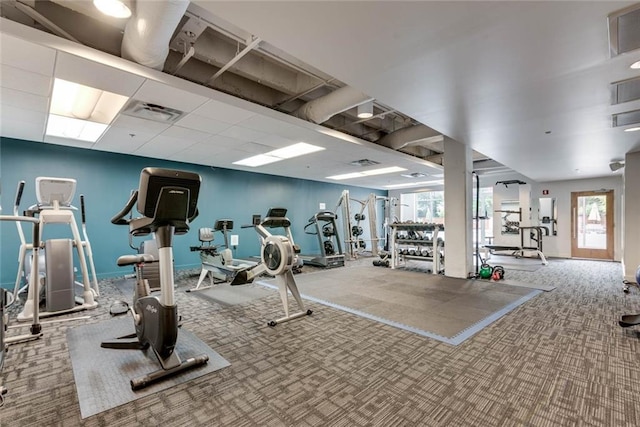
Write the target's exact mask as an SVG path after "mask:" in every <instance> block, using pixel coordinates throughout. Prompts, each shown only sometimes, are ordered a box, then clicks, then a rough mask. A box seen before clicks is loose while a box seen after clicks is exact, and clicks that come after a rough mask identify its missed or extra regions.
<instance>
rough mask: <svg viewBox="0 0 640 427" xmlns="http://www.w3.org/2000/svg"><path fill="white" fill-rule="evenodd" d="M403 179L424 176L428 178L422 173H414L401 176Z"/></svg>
mask: <svg viewBox="0 0 640 427" xmlns="http://www.w3.org/2000/svg"><path fill="white" fill-rule="evenodd" d="M402 176H404V177H405V178H424V177H425V176H429V175H427V174H426V173H422V172H414V173H406V174H402Z"/></svg>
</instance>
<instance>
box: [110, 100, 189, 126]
mask: <svg viewBox="0 0 640 427" xmlns="http://www.w3.org/2000/svg"><path fill="white" fill-rule="evenodd" d="M122 113H123V114H126V115H128V116H133V117H138V118H139V119H145V120H153V121H154V122H160V123H173V122H175V121H176V120H178V119H179V118H180V117H182V116H183V115H184V112H183V111H180V110H174V109H173V108H168V107H163V106H162V105H156V104H149V103H147V102H142V101H137V100H135V99H134V100H132V101H131V102H129V104H128V105H127V107H126V108H125V109H124V111H123V112H122Z"/></svg>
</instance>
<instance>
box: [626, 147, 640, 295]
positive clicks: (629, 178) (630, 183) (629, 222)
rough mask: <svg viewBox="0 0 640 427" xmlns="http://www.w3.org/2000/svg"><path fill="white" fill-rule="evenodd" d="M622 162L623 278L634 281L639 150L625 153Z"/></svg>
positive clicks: (639, 241) (638, 251)
mask: <svg viewBox="0 0 640 427" xmlns="http://www.w3.org/2000/svg"><path fill="white" fill-rule="evenodd" d="M624 164H625V166H624V212H623V215H624V217H623V223H624V229H623V237H622V248H623V249H622V252H623V254H624V255H623V257H622V264H623V266H624V278H625V279H626V280H628V281H630V282H635V280H636V279H635V273H636V268H638V266H640V221H639V219H640V151H639V152H635V153H629V154H627V155H626V157H625V161H624Z"/></svg>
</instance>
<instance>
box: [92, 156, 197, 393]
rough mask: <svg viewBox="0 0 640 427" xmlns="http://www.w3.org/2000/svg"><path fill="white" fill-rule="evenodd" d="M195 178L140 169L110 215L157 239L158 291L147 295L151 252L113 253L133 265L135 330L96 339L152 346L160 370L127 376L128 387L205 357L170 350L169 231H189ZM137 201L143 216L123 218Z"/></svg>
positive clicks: (173, 309)
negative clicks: (145, 274)
mask: <svg viewBox="0 0 640 427" xmlns="http://www.w3.org/2000/svg"><path fill="white" fill-rule="evenodd" d="M200 182H201V178H200V175H198V174H196V173H192V172H185V171H176V170H170V169H161V168H144V169H143V170H142V172H141V173H140V185H139V187H138V190H137V191H135V192H133V194H132V195H131V197H130V198H129V201H128V202H127V204H126V206H125V207H124V209H123V210H122V211H120V212H119V213H118V214H116V215H115V216H114V217H113V218H112V219H111V222H112V223H113V224H116V225H128V226H129V233H130V234H132V235H136V236H140V235H147V234H150V233H153V234H154V235H155V238H156V241H157V242H158V253H159V260H158V262H159V269H160V293H159V295H151V292H150V290H149V286H148V283H147V282H146V281H145V280H144V278H143V276H142V267H143V264H144V263H145V262H149V261H151V258H152V257H151V256H150V255H148V254H138V255H125V256H122V257H120V258H118V265H120V266H124V265H132V264H136V265H137V268H136V275H137V283H136V288H135V293H134V303H133V305H132V306H131V307H130V311H131V314H132V316H133V320H134V325H135V330H136V332H135V333H134V334H130V335H126V336H123V337H119V338H117V339H114V340H110V341H104V342H102V344H101V346H102V347H104V348H115V349H140V350H144V349H146V348H148V347H151V349H152V350H153V352H154V354H155V355H156V357H157V359H158V362H159V363H160V365H161V369H159V370H157V371H154V372H152V373H149V374H147V375H144V376H143V377H140V378H133V379H131V381H130V383H131V388H132V389H133V390H138V389H141V388H143V387H146V386H148V385H150V384H152V383H154V382H157V381H159V380H161V379H164V378H166V377H169V376H172V375H176V374H178V373H180V372H183V371H185V370H187V369H192V368H195V367H198V366H201V365H203V364H205V363H207V361H208V360H209V356H207V355H206V354H203V355H198V356H195V357H191V358H188V359H186V360H185V361H182V360H181V359H180V357H179V355H178V353H177V352H176V351H175V346H176V342H177V339H178V328H179V324H178V321H179V318H178V306H177V304H176V303H175V300H174V296H175V295H174V277H173V236H174V235H180V234H185V233H187V232H188V231H189V225H188V223H189V222H190V221H191V220H193V219H194V218H195V216H196V215H197V200H198V192H199V189H200ZM136 202H137V203H138V206H137V209H138V212H139V213H140V214H142V217H140V218H134V219H125V216H126V215H127V214H128V213H129V212H130V211H131V209H132V208H133V205H134V204H135V203H136Z"/></svg>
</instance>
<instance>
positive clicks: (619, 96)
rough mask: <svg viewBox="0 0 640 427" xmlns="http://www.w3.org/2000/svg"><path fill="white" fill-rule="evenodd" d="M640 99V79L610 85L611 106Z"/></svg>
mask: <svg viewBox="0 0 640 427" xmlns="http://www.w3.org/2000/svg"><path fill="white" fill-rule="evenodd" d="M636 99H640V77H639V78H635V79H631V80H625V81H622V82H617V83H612V84H611V104H613V105H615V104H622V103H623V102H629V101H635V100H636Z"/></svg>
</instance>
